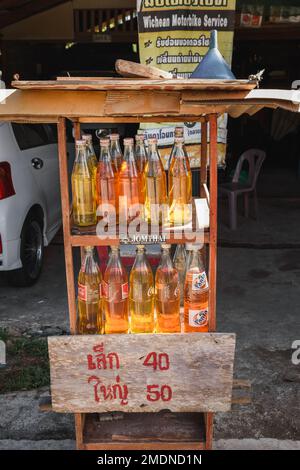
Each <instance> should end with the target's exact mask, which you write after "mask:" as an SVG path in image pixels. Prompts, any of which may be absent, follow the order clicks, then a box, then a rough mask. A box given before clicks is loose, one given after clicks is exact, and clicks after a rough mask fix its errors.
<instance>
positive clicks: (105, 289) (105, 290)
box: [101, 281, 109, 299]
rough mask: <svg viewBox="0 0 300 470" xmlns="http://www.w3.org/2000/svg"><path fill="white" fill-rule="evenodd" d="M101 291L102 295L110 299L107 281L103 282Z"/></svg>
mask: <svg viewBox="0 0 300 470" xmlns="http://www.w3.org/2000/svg"><path fill="white" fill-rule="evenodd" d="M101 292H102V297H103V298H104V299H108V295H109V290H108V284H107V282H105V281H103V282H102V288H101Z"/></svg>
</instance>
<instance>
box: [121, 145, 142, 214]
mask: <svg viewBox="0 0 300 470" xmlns="http://www.w3.org/2000/svg"><path fill="white" fill-rule="evenodd" d="M139 202H140V198H139V177H138V171H137V166H136V162H135V155H134V141H133V139H132V138H126V139H124V157H123V160H122V164H121V168H120V171H119V213H120V216H121V214H122V215H123V216H124V215H125V214H126V215H127V219H128V220H132V219H133V218H134V217H136V216H137V215H138V214H139Z"/></svg>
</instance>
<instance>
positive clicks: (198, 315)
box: [189, 308, 208, 327]
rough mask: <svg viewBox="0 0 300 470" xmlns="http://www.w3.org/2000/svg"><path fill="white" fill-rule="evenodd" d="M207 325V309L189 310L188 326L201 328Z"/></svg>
mask: <svg viewBox="0 0 300 470" xmlns="http://www.w3.org/2000/svg"><path fill="white" fill-rule="evenodd" d="M207 324H208V309H207V308H205V309H203V310H189V325H190V326H195V327H203V326H206V325H207Z"/></svg>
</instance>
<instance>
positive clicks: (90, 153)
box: [82, 134, 98, 180]
mask: <svg viewBox="0 0 300 470" xmlns="http://www.w3.org/2000/svg"><path fill="white" fill-rule="evenodd" d="M82 140H84V141H85V143H86V149H87V161H88V164H89V166H90V168H91V169H92V171H93V174H94V175H95V180H96V173H97V165H98V160H97V157H96V152H95V149H94V146H93V137H92V134H84V135H83V136H82Z"/></svg>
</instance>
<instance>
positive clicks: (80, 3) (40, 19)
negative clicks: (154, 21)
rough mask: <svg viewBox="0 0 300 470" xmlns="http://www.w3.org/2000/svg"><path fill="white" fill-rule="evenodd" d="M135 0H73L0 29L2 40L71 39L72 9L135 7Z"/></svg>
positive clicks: (72, 29) (72, 31)
mask: <svg viewBox="0 0 300 470" xmlns="http://www.w3.org/2000/svg"><path fill="white" fill-rule="evenodd" d="M135 5H136V0H126V1H124V0H73V1H70V2H66V3H64V4H62V5H59V6H57V7H55V8H52V9H51V10H47V11H45V12H43V13H38V14H37V15H34V16H31V17H30V18H27V19H25V20H22V21H19V22H18V23H15V24H13V25H10V26H7V27H6V28H3V29H2V31H1V35H2V39H3V40H52V41H55V40H67V41H72V40H73V34H74V24H73V9H79V8H83V9H85V8H86V9H89V8H95V9H96V8H124V6H126V7H130V6H131V7H135Z"/></svg>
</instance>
